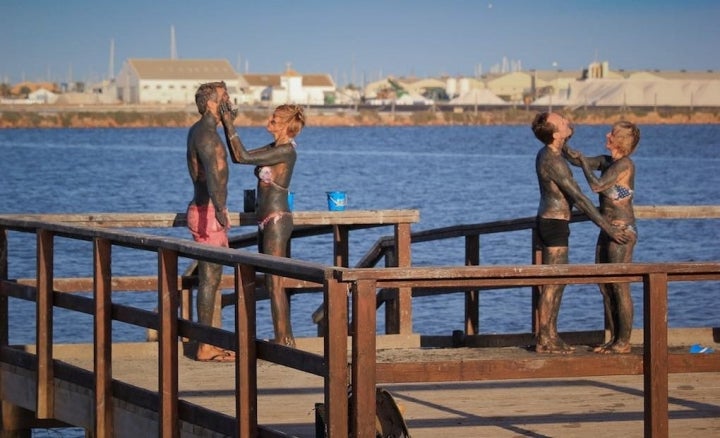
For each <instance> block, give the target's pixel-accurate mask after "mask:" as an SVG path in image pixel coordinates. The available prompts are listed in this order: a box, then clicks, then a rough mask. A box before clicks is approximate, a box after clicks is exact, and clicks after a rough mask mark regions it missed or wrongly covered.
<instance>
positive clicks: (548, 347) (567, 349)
mask: <svg viewBox="0 0 720 438" xmlns="http://www.w3.org/2000/svg"><path fill="white" fill-rule="evenodd" d="M535 352H536V353H541V354H572V353H574V352H575V348H574V347H571V346H570V345H568V344H566V343H565V342H563V341H562V340H560V339H559V338H558V339H553V340H551V341H548V342H542V343H541V342H538V343H537V345H536V346H535Z"/></svg>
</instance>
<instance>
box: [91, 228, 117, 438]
mask: <svg viewBox="0 0 720 438" xmlns="http://www.w3.org/2000/svg"><path fill="white" fill-rule="evenodd" d="M111 249H112V246H111V244H110V241H109V240H107V239H95V240H94V242H93V277H94V284H95V287H94V290H93V299H94V301H95V312H94V326H95V330H94V342H93V348H94V358H93V361H94V369H95V375H94V378H95V394H94V395H95V424H94V428H95V430H94V436H96V437H101V436H112V432H113V401H112V400H113V394H112V298H111V294H112V286H111V280H112V270H111Z"/></svg>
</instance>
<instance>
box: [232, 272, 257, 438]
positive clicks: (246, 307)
mask: <svg viewBox="0 0 720 438" xmlns="http://www.w3.org/2000/svg"><path fill="white" fill-rule="evenodd" d="M235 299H236V301H235V334H236V343H237V352H236V354H235V360H236V363H235V365H236V367H237V372H236V373H235V374H236V375H235V394H236V396H235V403H236V405H235V412H236V418H237V436H239V437H245V436H247V437H253V436H257V433H258V430H257V352H256V349H255V337H256V326H255V324H256V318H255V268H254V267H253V266H250V265H237V266H235Z"/></svg>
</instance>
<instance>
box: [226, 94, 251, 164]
mask: <svg viewBox="0 0 720 438" xmlns="http://www.w3.org/2000/svg"><path fill="white" fill-rule="evenodd" d="M220 120H221V121H222V124H223V131H225V142H226V143H227V146H228V151H229V152H230V159H231V160H232V162H233V163H236V164H237V163H247V160H248V159H249V157H250V154H249V152H248V151H247V149H245V145H243V142H242V140H240V136H239V135H238V133H237V130H236V129H235V125H233V121H234V120H235V113H234V112H233V111H232V110H231V109H230V106H229V104H228V103H227V102H223V103H221V104H220Z"/></svg>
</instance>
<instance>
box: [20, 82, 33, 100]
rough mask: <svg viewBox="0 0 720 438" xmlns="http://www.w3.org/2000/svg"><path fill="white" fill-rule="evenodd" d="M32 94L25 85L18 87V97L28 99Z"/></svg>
mask: <svg viewBox="0 0 720 438" xmlns="http://www.w3.org/2000/svg"><path fill="white" fill-rule="evenodd" d="M30 93H32V90H31V89H30V87H28V86H27V85H23V86H22V87H20V95H21V96H23V97H28V95H29V94H30Z"/></svg>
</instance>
